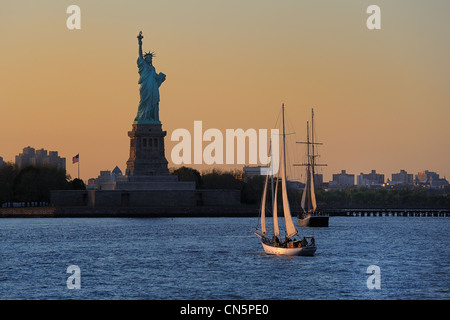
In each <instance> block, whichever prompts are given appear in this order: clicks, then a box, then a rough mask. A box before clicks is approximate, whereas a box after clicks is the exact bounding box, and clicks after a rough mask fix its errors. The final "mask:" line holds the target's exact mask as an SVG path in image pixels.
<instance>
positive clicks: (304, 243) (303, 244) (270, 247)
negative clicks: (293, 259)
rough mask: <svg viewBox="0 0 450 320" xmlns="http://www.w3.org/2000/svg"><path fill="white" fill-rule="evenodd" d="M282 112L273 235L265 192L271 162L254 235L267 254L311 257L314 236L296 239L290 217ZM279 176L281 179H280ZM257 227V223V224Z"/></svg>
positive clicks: (272, 176) (271, 171)
mask: <svg viewBox="0 0 450 320" xmlns="http://www.w3.org/2000/svg"><path fill="white" fill-rule="evenodd" d="M282 112H283V143H282V150H281V155H280V156H281V161H280V170H279V171H278V173H277V178H276V180H275V181H276V182H275V193H274V192H273V187H272V216H273V234H271V235H269V233H268V231H267V226H266V208H267V206H266V202H267V190H268V186H269V176H270V177H271V181H272V186H273V178H274V170H273V167H274V166H273V161H271V169H270V170H268V172H267V175H266V180H265V184H264V190H263V195H262V198H261V211H260V222H261V224H260V227H261V228H260V230H258V227H259V226H258V227H257V230H256V232H255V234H256V235H257V236H258V237H260V239H261V245H262V247H263V249H264V251H265V252H266V253H267V254H274V255H288V256H312V255H314V253H315V252H316V245H315V240H314V236H312V237H303V238H302V239H301V240H300V238H298V239H297V237H296V235H297V234H298V230H297V229H296V228H295V225H294V222H293V220H292V216H291V210H290V205H289V199H288V193H287V180H286V143H285V136H286V134H285V130H284V105H283V107H282ZM270 149H271V151H270V154H271V159H272V143H271V148H270ZM280 174H281V177H280ZM279 180H281V188H282V189H281V195H282V202H283V213H284V224H285V229H286V230H285V231H286V234H285V238H284V240H281V239H280V238H279V236H280V228H279V225H278V205H277V194H278V184H279V183H278V181H279ZM258 225H259V223H258Z"/></svg>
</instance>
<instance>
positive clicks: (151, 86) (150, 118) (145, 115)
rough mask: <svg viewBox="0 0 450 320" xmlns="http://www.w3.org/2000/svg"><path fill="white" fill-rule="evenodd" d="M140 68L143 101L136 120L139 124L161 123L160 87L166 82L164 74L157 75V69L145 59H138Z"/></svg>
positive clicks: (140, 102)
mask: <svg viewBox="0 0 450 320" xmlns="http://www.w3.org/2000/svg"><path fill="white" fill-rule="evenodd" d="M137 65H138V68H139V75H140V78H139V84H140V85H141V87H140V89H139V91H140V96H141V100H140V101H139V107H138V112H137V116H136V118H135V119H134V121H135V122H137V123H152V124H154V123H156V124H160V123H161V122H160V121H159V87H160V86H161V84H162V83H163V82H164V80H165V77H166V76H165V75H164V74H163V73H156V70H155V67H153V66H152V65H150V64H149V63H147V62H146V61H145V60H144V58H140V57H139V58H138V59H137Z"/></svg>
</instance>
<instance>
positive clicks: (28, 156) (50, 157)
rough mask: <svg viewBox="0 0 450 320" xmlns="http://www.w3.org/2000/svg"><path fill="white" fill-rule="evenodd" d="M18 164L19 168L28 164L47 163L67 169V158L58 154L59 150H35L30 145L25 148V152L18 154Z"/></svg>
mask: <svg viewBox="0 0 450 320" xmlns="http://www.w3.org/2000/svg"><path fill="white" fill-rule="evenodd" d="M16 165H17V167H18V168H19V169H20V168H23V167H26V166H39V165H47V166H57V167H59V168H62V169H64V170H66V158H61V157H60V156H58V151H47V150H45V149H39V150H35V149H34V148H31V147H30V146H28V147H26V148H23V152H22V153H20V154H19V155H17V156H16Z"/></svg>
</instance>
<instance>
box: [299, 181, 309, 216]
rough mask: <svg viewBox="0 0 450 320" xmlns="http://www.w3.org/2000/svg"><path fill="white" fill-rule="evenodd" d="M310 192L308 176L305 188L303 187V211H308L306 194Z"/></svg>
mask: <svg viewBox="0 0 450 320" xmlns="http://www.w3.org/2000/svg"><path fill="white" fill-rule="evenodd" d="M307 193H308V178H306V183H305V188H304V189H303V194H302V202H301V206H302V209H303V211H305V212H306V211H307V209H306V194H307Z"/></svg>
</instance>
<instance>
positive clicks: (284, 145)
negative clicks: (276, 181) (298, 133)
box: [282, 103, 286, 180]
mask: <svg viewBox="0 0 450 320" xmlns="http://www.w3.org/2000/svg"><path fill="white" fill-rule="evenodd" d="M282 109H283V161H284V168H285V170H284V177H283V179H285V180H286V133H285V131H284V103H283V107H282Z"/></svg>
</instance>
